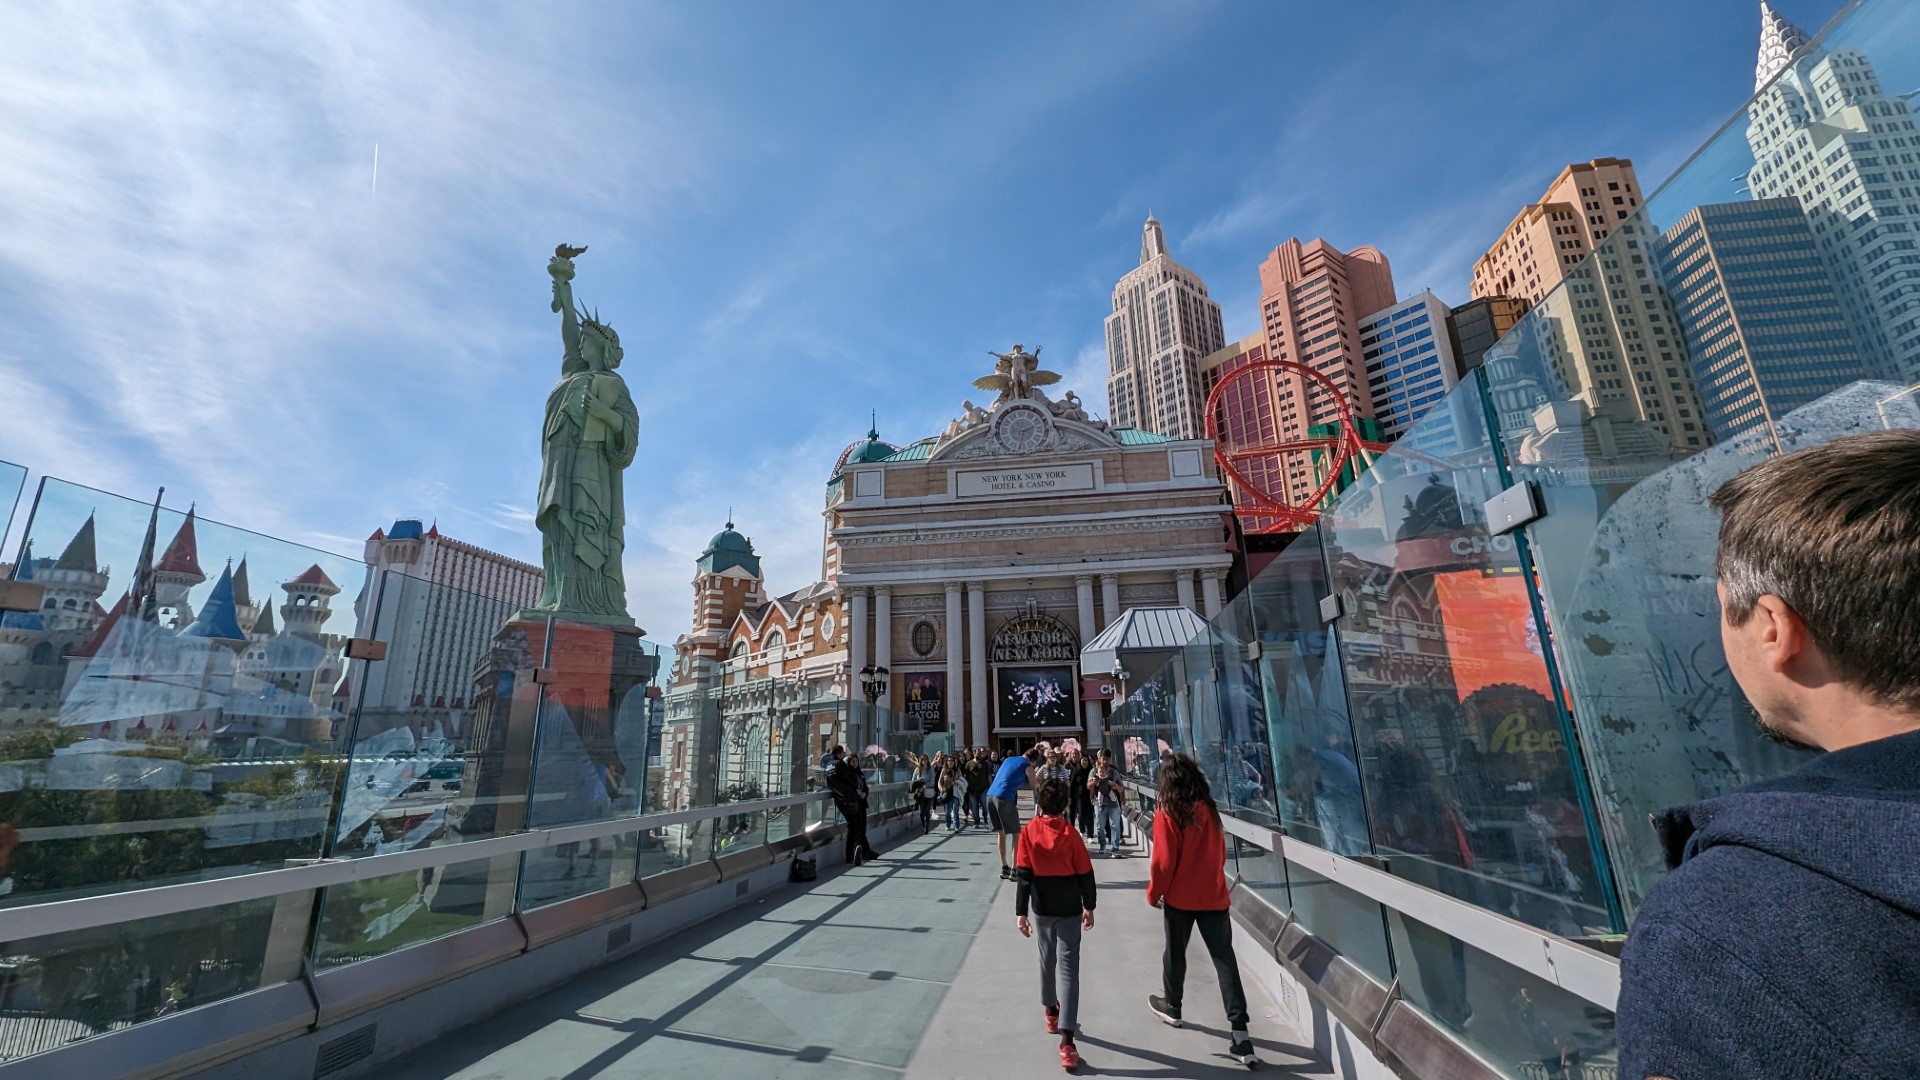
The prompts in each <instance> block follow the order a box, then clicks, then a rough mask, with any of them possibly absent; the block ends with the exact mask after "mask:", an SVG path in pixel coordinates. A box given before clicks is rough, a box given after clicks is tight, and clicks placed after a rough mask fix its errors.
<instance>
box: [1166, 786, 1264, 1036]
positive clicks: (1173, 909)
mask: <svg viewBox="0 0 1920 1080" xmlns="http://www.w3.org/2000/svg"><path fill="white" fill-rule="evenodd" d="M1226 867H1227V843H1226V839H1225V837H1224V836H1223V835H1222V834H1221V831H1220V811H1219V810H1218V809H1217V808H1216V807H1215V806H1214V805H1213V792H1212V790H1211V789H1210V788H1209V787H1208V786H1207V778H1206V775H1205V774H1204V773H1202V772H1201V771H1200V766H1199V764H1198V763H1197V762H1195V761H1194V760H1193V759H1192V758H1190V757H1187V756H1186V755H1185V754H1174V755H1172V756H1170V757H1168V758H1166V759H1164V760H1163V761H1162V763H1161V766H1160V798H1159V806H1158V808H1157V809H1155V810H1154V812H1153V861H1152V863H1151V869H1150V871H1149V873H1148V877H1147V903H1149V904H1152V905H1153V906H1154V907H1157V908H1160V909H1161V910H1162V911H1163V912H1164V913H1165V915H1166V929H1167V951H1166V954H1165V956H1164V957H1163V958H1162V960H1161V976H1162V980H1163V985H1164V987H1165V992H1164V994H1155V995H1153V996H1152V997H1149V998H1148V999H1147V1007H1148V1008H1151V1009H1152V1010H1153V1011H1154V1013H1155V1014H1156V1015H1158V1016H1159V1017H1160V1019H1162V1020H1164V1021H1166V1022H1167V1023H1169V1024H1172V1025H1173V1026H1174V1027H1179V1026H1180V998H1181V992H1182V991H1183V990H1184V989H1185V987H1186V981H1187V942H1188V941H1190V940H1192V937H1193V930H1194V928H1195V927H1196V926H1197V927H1199V928H1200V940H1201V941H1203V942H1205V943H1206V946H1207V954H1208V955H1210V956H1212V957H1213V970H1214V973H1215V974H1216V975H1218V976H1219V977H1220V997H1221V999H1222V1000H1223V1001H1224V1002H1225V1003H1226V1006H1227V1023H1228V1025H1229V1026H1231V1027H1232V1029H1233V1045H1232V1046H1230V1047H1228V1049H1227V1053H1228V1055H1229V1056H1231V1057H1232V1058H1234V1060H1236V1061H1238V1062H1240V1063H1241V1064H1243V1065H1245V1066H1247V1067H1248V1068H1252V1067H1253V1066H1254V1065H1255V1064H1257V1063H1258V1059H1257V1058H1255V1057H1254V1053H1253V1038H1252V1036H1250V1035H1248V1034H1247V993H1246V990H1244V989H1243V988H1242V987H1241V985H1240V963H1239V961H1237V960H1236V959H1234V955H1233V922H1232V920H1230V919H1229V918H1228V917H1227V904H1228V898H1227V869H1226Z"/></svg>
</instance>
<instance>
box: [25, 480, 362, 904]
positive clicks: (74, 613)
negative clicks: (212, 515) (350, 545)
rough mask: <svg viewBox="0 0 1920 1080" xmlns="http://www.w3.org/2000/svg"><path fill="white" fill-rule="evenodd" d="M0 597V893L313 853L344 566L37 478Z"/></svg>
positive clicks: (276, 862) (340, 632) (322, 799)
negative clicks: (32, 603)
mask: <svg viewBox="0 0 1920 1080" xmlns="http://www.w3.org/2000/svg"><path fill="white" fill-rule="evenodd" d="M21 553H22V557H21V560H20V564H19V566H17V567H16V568H15V569H14V572H13V573H14V578H15V580H16V581H25V582H28V583H30V584H32V585H34V586H36V587H38V588H40V589H42V590H44V594H43V595H44V599H43V600H42V601H41V607H40V610H38V611H35V612H8V613H6V614H4V615H0V632H3V633H4V637H5V644H4V647H0V823H3V825H4V828H5V829H6V830H8V832H9V833H10V834H11V837H12V838H13V839H14V840H15V841H16V844H17V846H16V844H8V845H6V848H7V851H6V854H4V855H0V903H5V904H17V903H23V902H37V901H44V900H54V899H65V898H68V897H73V896H80V895H86V894H90V893H97V892H103V891H114V890H119V889H126V888H136V887H144V886H151V885H158V884H165V883H167V882H169V881H181V880H192V879H199V878H205V877H208V876H215V875H219V874H226V873H238V872H241V871H246V870H257V869H268V868H277V867H279V866H281V865H283V864H284V863H285V862H286V860H288V859H298V858H312V857H314V856H317V855H319V854H321V846H322V841H323V834H324V833H325V831H326V823H327V818H328V815H329V813H330V810H331V802H332V795H333V791H334V788H335V786H336V782H337V777H338V761H337V756H336V753H335V749H336V745H337V744H336V741H335V739H336V728H337V726H338V724H339V720H340V716H339V711H338V706H339V703H340V699H339V698H338V697H337V696H336V692H337V687H338V686H339V684H340V683H341V681H342V676H343V673H344V671H345V667H346V662H345V660H344V658H343V650H344V646H345V643H346V640H347V637H348V635H349V634H350V633H351V629H352V621H353V615H352V612H351V611H348V610H346V605H345V604H342V603H340V602H339V596H340V592H341V587H340V586H339V585H338V584H336V582H340V581H345V582H349V583H357V582H358V580H359V578H358V576H357V573H356V571H357V567H358V564H356V563H354V562H352V561H351V560H348V559H344V558H341V557H340V556H337V555H331V554H328V553H326V552H320V551H315V550H313V549H311V548H306V547H302V546H300V545H296V544H289V543H286V542H283V541H279V540H275V539H272V538H270V537H265V536H261V535H259V534H257V533H250V532H246V531H244V530H240V529H235V528H233V527H231V526H227V525H223V524H220V523H218V522H212V521H207V520H206V519H204V518H201V517H199V516H198V515H197V514H195V513H193V512H192V511H188V512H187V513H185V514H181V513H178V512H176V511H171V510H167V509H165V508H163V507H158V506H156V505H154V504H152V503H142V502H136V501H134V500H130V499H123V498H120V497H119V496H116V495H111V494H108V493H107V492H103V491H98V490H94V489H91V488H84V487H79V486H77V485H74V484H69V483H67V482H65V481H62V480H57V479H51V478H49V479H45V480H43V481H42V483H41V487H40V492H39V495H38V498H37V499H36V502H35V508H34V512H33V515H32V519H31V520H30V521H29V522H28V524H27V527H26V530H25V537H24V539H23V540H22V542H21Z"/></svg>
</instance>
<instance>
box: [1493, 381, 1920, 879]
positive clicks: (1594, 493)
mask: <svg viewBox="0 0 1920 1080" xmlns="http://www.w3.org/2000/svg"><path fill="white" fill-rule="evenodd" d="M1884 427H1904V428H1914V427H1920V403H1916V400H1915V396H1914V394H1913V393H1912V392H1911V391H1908V390H1906V389H1904V388H1901V387H1897V386H1894V385H1893V384H1890V383H1885V382H1860V383H1855V384H1852V385H1851V386H1848V387H1845V388H1841V389H1838V390H1835V391H1834V392H1833V393H1832V394H1829V395H1828V396H1826V397H1824V398H1821V399H1819V400H1817V401H1815V402H1813V403H1812V404H1809V405H1805V406H1802V407H1801V408H1799V409H1796V410H1794V411H1793V412H1790V413H1787V414H1785V415H1784V416H1782V417H1781V418H1780V419H1779V421H1778V422H1777V424H1776V428H1775V432H1776V434H1777V437H1769V438H1766V439H1757V438H1738V439H1734V440H1730V441H1727V442H1722V443H1719V444H1716V445H1715V446H1713V447H1711V448H1709V449H1707V450H1704V451H1701V452H1700V453H1697V454H1694V455H1691V456H1689V457H1687V458H1685V459H1684V460H1681V461H1676V462H1673V463H1670V464H1666V465H1664V466H1663V467H1661V468H1659V469H1658V470H1657V471H1654V472H1651V473H1648V472H1645V471H1643V470H1642V469H1640V468H1639V467H1638V466H1636V465H1635V463H1633V462H1631V461H1622V460H1615V459H1610V458H1609V457H1607V456H1606V455H1604V454H1602V453H1597V452H1596V453H1594V454H1592V455H1591V457H1589V458H1586V459H1583V460H1578V461H1569V460H1565V459H1562V460H1560V461H1557V462H1555V463H1553V464H1552V465H1545V464H1541V465H1534V464H1522V465H1521V466H1520V468H1519V470H1517V471H1519V472H1521V473H1522V474H1523V475H1526V476H1528V477H1530V478H1532V479H1534V480H1535V481H1536V482H1538V483H1539V484H1540V487H1541V491H1542V495H1543V501H1544V503H1545V505H1546V508H1547V516H1546V517H1545V518H1543V519H1541V520H1540V521H1538V522H1536V523H1534V525H1532V526H1531V527H1530V528H1529V530H1528V535H1529V538H1530V539H1531V541H1532V545H1533V551H1534V558H1535V562H1536V565H1537V566H1538V567H1539V572H1540V577H1541V580H1542V582H1543V584H1544V585H1545V586H1546V588H1545V589H1544V592H1545V595H1546V597H1547V603H1548V613H1549V619H1550V620H1551V621H1552V622H1553V624H1554V625H1555V626H1556V627H1559V628H1560V634H1559V635H1558V636H1557V637H1556V639H1555V644H1556V647H1557V650H1558V658H1559V660H1560V665H1561V672H1562V675H1563V678H1564V679H1565V683H1566V686H1567V689H1568V698H1569V702H1570V705H1571V709H1572V712H1573V717H1574V721H1575V723H1576V724H1577V726H1578V730H1579V732H1580V735H1581V740H1582V747H1583V750H1584V753H1585V756H1586V761H1587V766H1588V772H1589V775H1590V776H1591V777H1592V781H1593V785H1594V789H1595V792H1596V796H1597V801H1598V803H1599V806H1600V809H1601V814H1600V821H1601V824H1602V826H1603V828H1604V829H1605V832H1606V836H1607V839H1608V845H1609V849H1610V851H1611V853H1612V855H1613V864H1614V870H1615V874H1616V876H1617V878H1618V881H1619V889H1620V892H1621V894H1622V898H1623V902H1624V903H1625V905H1626V908H1627V911H1628V913H1629V914H1631V912H1632V911H1633V910H1634V909H1636V908H1637V907H1638V905H1639V903H1640V901H1641V899H1642V898H1643V897H1644V896H1645V895H1646V892H1647V890H1648V889H1650V888H1651V887H1652V886H1653V884H1654V882H1656V881H1657V880H1659V878H1660V876H1661V875H1662V874H1663V873H1664V872H1665V869H1666V862H1665V855H1664V852H1663V850H1662V848H1661V845H1660V842H1659V838H1658V836H1657V835H1656V834H1655V832H1654V831H1653V829H1651V828H1649V827H1648V825H1647V820H1648V817H1649V815H1651V814H1653V813H1656V812H1658V811H1659V810H1661V809H1663V808H1665V807H1669V806H1675V805H1682V804H1685V803H1690V802H1695V801H1698V800H1701V799H1705V798H1710V797H1712V796H1715V795H1720V794H1724V793H1725V792H1727V791H1731V790H1733V789H1734V788H1737V787H1740V786H1742V785H1744V784H1748V783H1752V782H1754V781H1756V780H1761V779H1765V778H1767V777H1771V776H1777V775H1780V774H1781V773H1784V772H1786V771H1788V770H1790V769H1792V768H1794V767H1796V766H1797V765H1799V764H1800V763H1802V762H1804V761H1805V760H1807V758H1808V757H1809V755H1808V754H1807V753H1804V752H1801V751H1797V750H1792V749H1789V748H1787V747H1784V746H1782V745H1781V744H1779V743H1777V742H1775V741H1773V740H1771V739H1769V738H1767V736H1766V735H1765V734H1764V733H1763V732H1762V731H1761V730H1760V728H1759V726H1758V725H1757V724H1755V723H1754V722H1753V720H1752V718H1751V717H1752V712H1751V709H1750V707H1749V706H1748V705H1747V703H1746V700H1745V698H1744V697H1743V696H1742V694H1741V692H1740V688H1739V687H1738V685H1736V684H1735V683H1734V681H1733V678H1732V676H1731V674H1730V673H1729V671H1728V668H1727V663H1726V658H1725V655H1724V653H1723V652H1722V649H1721V628H1720V624H1721V618H1720V605H1719V601H1718V598H1717V595H1716V593H1715V586H1716V578H1715V576H1714V551H1715V547H1716V537H1717V535H1718V530H1719V515H1718V513H1716V512H1715V511H1714V510H1713V509H1712V507H1711V506H1709V505H1708V503H1707V501H1706V500H1707V497H1708V496H1709V495H1711V494H1712V492H1713V491H1714V490H1716V489H1717V488H1718V487H1719V486H1720V485H1721V484H1722V483H1724V482H1726V481H1727V480H1728V479H1730V478H1731V477H1732V476H1733V475H1734V474H1736V473H1737V472H1739V471H1740V470H1741V469H1742V468H1744V467H1746V466H1748V465H1751V464H1753V463H1754V462H1756V461H1759V460H1761V459H1763V458H1764V457H1766V456H1768V455H1769V454H1771V453H1773V452H1775V451H1776V449H1777V450H1779V451H1789V450H1793V449H1797V448H1800V447H1804V446H1811V445H1815V444H1817V443H1822V442H1826V441H1829V440H1831V439H1835V438H1839V437H1842V436H1845V435H1848V434H1853V433H1856V432H1861V431H1868V430H1876V429H1880V428H1884ZM1587 441H1588V443H1589V444H1590V445H1591V444H1594V442H1595V440H1592V439H1589V440H1587Z"/></svg>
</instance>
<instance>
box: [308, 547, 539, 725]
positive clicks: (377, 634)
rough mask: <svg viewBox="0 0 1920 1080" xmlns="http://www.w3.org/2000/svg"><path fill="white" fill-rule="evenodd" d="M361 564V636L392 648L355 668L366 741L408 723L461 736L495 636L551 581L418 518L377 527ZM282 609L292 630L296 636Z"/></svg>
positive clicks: (352, 689) (355, 695)
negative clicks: (363, 570) (364, 569)
mask: <svg viewBox="0 0 1920 1080" xmlns="http://www.w3.org/2000/svg"><path fill="white" fill-rule="evenodd" d="M363 558H364V559H365V560H366V563H367V579H366V586H365V587H364V588H362V590H361V593H360V596H359V598H358V599H356V600H355V601H354V603H353V610H354V615H355V627H356V628H355V630H354V636H355V637H362V638H372V639H375V640H379V641H384V642H386V643H387V658H386V659H385V660H384V661H382V662H380V663H377V664H356V665H354V666H353V667H352V669H351V671H350V674H349V682H350V685H349V686H348V688H347V691H348V692H347V700H348V701H351V702H353V703H355V704H356V705H357V706H358V708H359V710H360V726H359V729H360V733H361V735H362V736H365V735H369V734H372V733H376V732H379V731H384V730H388V729H391V728H396V727H400V726H406V727H409V728H411V729H413V730H414V731H415V732H416V733H427V732H433V731H440V732H443V733H447V734H460V733H462V732H463V731H464V722H465V716H466V712H467V711H468V710H470V709H472V707H473V703H474V698H475V696H476V694H477V692H478V687H477V684H476V681H475V680H476V674H477V672H478V670H479V669H480V667H481V665H482V663H483V662H484V661H485V660H486V658H487V657H488V656H489V655H490V654H491V653H492V651H493V649H494V646H495V635H497V634H498V633H499V632H500V628H501V627H502V626H503V625H505V624H506V622H507V621H508V620H509V619H510V618H512V617H513V614H514V612H516V611H521V610H524V609H526V608H530V607H532V606H534V605H535V604H537V603H539V602H540V593H541V590H542V589H543V588H544V587H545V586H546V574H545V573H544V572H543V571H542V570H541V569H540V568H539V567H537V566H532V565H529V564H527V563H524V562H521V561H519V560H518V559H510V558H507V557H506V556H505V555H501V554H499V553H497V552H493V551H488V550H487V549H485V548H482V547H479V546H476V545H474V544H468V543H464V542H462V541H460V540H455V539H454V538H453V537H450V536H443V535H441V533H440V528H439V526H438V525H437V524H436V525H429V524H426V523H424V522H422V521H420V520H419V519H417V518H401V519H400V520H398V521H395V522H394V523H393V524H392V525H391V526H390V527H388V528H385V529H375V530H374V531H373V535H371V536H369V537H367V545H366V549H365V553H364V555H363ZM281 610H282V622H283V623H285V624H286V628H287V629H288V630H295V629H297V628H296V627H294V626H293V625H292V624H291V623H287V621H286V618H285V611H286V609H285V608H282V609H281ZM362 680H364V681H365V684H366V685H365V688H364V693H362V687H361V686H360V685H359V683H360V682H361V681H362Z"/></svg>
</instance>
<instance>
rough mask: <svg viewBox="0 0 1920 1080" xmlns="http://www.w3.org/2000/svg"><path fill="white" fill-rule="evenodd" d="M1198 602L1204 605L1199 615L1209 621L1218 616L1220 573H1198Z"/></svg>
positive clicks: (1215, 571) (1216, 571)
mask: <svg viewBox="0 0 1920 1080" xmlns="http://www.w3.org/2000/svg"><path fill="white" fill-rule="evenodd" d="M1200 602H1201V603H1202V604H1203V605H1204V606H1203V607H1202V608H1201V609H1200V613H1201V614H1202V615H1205V616H1206V617H1207V618H1209V619H1211V618H1213V617H1214V616H1215V615H1218V614H1220V608H1221V606H1222V605H1221V598H1220V571H1218V570H1202V571H1200Z"/></svg>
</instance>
